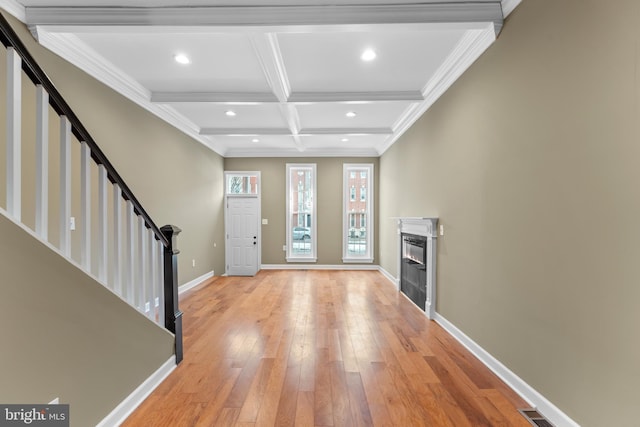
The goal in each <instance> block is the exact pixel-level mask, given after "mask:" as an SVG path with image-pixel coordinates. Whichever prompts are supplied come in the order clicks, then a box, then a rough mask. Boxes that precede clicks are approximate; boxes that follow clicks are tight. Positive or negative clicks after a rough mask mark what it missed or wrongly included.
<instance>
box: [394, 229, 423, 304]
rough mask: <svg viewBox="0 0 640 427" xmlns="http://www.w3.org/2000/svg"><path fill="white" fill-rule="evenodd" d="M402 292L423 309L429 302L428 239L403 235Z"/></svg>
mask: <svg viewBox="0 0 640 427" xmlns="http://www.w3.org/2000/svg"><path fill="white" fill-rule="evenodd" d="M400 291H402V293H404V294H405V295H406V296H407V297H409V299H410V300H411V301H413V302H414V303H415V304H416V305H417V306H418V307H420V308H421V309H423V310H424V309H425V305H426V301H427V238H426V237H424V236H418V235H415V234H409V233H402V263H401V265H400Z"/></svg>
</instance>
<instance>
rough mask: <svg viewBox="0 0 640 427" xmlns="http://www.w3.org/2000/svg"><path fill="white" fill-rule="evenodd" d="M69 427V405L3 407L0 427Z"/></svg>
mask: <svg viewBox="0 0 640 427" xmlns="http://www.w3.org/2000/svg"><path fill="white" fill-rule="evenodd" d="M14 426H38V427H69V405H2V404H0V427H14Z"/></svg>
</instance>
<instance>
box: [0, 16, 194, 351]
mask: <svg viewBox="0 0 640 427" xmlns="http://www.w3.org/2000/svg"><path fill="white" fill-rule="evenodd" d="M0 40H1V41H2V44H3V45H4V46H5V47H6V62H7V64H6V73H7V75H6V82H7V83H6V97H7V118H6V211H4V213H5V215H6V216H8V217H9V218H11V219H12V220H13V221H15V222H17V223H20V224H22V225H23V226H25V227H28V228H29V229H31V230H32V231H33V233H34V234H35V236H36V237H38V238H39V239H40V240H42V241H43V242H45V243H46V244H47V245H49V246H50V247H52V248H54V249H55V250H57V251H58V252H59V253H60V254H62V255H63V256H65V257H66V258H67V259H68V260H69V261H70V262H71V263H73V264H74V265H76V266H77V267H79V268H81V269H83V270H84V271H85V272H86V273H87V274H89V275H91V276H92V277H94V278H95V279H96V280H97V281H99V282H100V283H102V284H103V285H104V286H106V287H107V288H108V289H110V290H111V291H113V292H114V293H115V294H117V295H119V296H120V297H121V298H122V299H123V300H125V301H126V302H127V303H129V304H130V305H131V306H133V307H135V308H136V309H137V310H138V311H140V312H141V313H142V314H144V315H145V316H147V317H148V318H149V319H151V320H152V321H154V322H156V323H157V324H159V325H160V326H162V327H165V328H166V329H168V330H169V331H170V332H172V333H173V334H175V339H176V361H177V363H180V361H181V360H182V313H181V312H180V310H179V308H178V291H177V289H178V283H177V254H178V253H179V251H178V250H177V248H176V237H177V235H178V234H179V233H180V231H181V230H180V229H179V228H178V227H175V226H170V225H167V226H165V227H162V228H161V229H160V228H158V227H157V226H156V225H155V223H154V222H153V220H152V219H151V217H150V216H149V214H148V213H147V212H146V211H145V209H144V208H143V207H142V205H141V204H140V202H139V201H138V199H136V197H135V195H134V194H133V192H132V191H131V189H130V188H129V187H128V186H127V184H126V183H125V182H124V180H123V179H122V177H121V176H120V175H119V174H118V172H117V171H116V169H115V168H114V167H113V165H112V164H111V162H110V161H109V160H108V159H107V157H106V156H105V154H104V153H103V152H102V150H101V149H100V148H99V147H98V144H96V142H95V141H94V139H93V138H92V137H91V135H90V134H89V132H88V131H87V129H86V128H85V127H84V126H83V125H82V123H81V122H80V120H79V119H78V117H77V116H76V115H75V114H74V112H73V110H72V109H71V107H70V106H69V105H68V104H67V102H66V101H65V100H64V98H63V97H62V96H61V95H60V93H59V92H58V90H57V89H56V87H55V86H54V85H53V83H52V82H51V81H50V80H49V78H48V77H47V76H46V74H45V73H44V71H43V70H42V69H41V68H40V66H39V65H38V64H37V62H36V61H35V59H34V58H33V57H32V56H31V54H30V53H29V52H28V51H27V49H26V47H25V46H24V44H23V43H22V41H21V40H20V38H19V37H18V36H17V34H16V33H15V32H14V31H13V29H12V28H11V26H10V24H9V23H8V22H7V20H6V19H5V18H4V16H2V14H0ZM23 73H24V75H26V76H27V78H28V79H29V80H31V82H32V83H33V84H34V85H35V91H36V111H35V113H34V114H35V119H36V141H35V153H36V158H35V174H36V176H35V183H36V184H35V221H34V224H33V226H32V227H29V226H28V225H27V224H25V221H24V220H23V213H22V207H23V200H22V197H23V192H24V190H23V188H22V175H23V165H24V163H23V162H24V160H23V159H22V151H23V147H22V143H23V141H22V135H21V129H22V75H23ZM49 106H51V107H52V109H53V110H54V111H55V112H56V113H57V116H58V117H59V120H60V141H59V143H60V153H59V161H60V163H59V169H60V177H59V178H60V180H59V192H60V201H59V209H60V212H59V231H60V234H59V240H58V245H57V246H56V245H53V244H52V243H50V238H51V236H50V233H49V225H50V218H49V216H50V212H49V205H50V203H49ZM72 136H73V137H75V139H76V140H77V141H78V142H79V143H80V177H79V180H80V192H79V195H78V194H74V191H73V189H74V187H73V186H72V179H73V177H72V167H73V166H74V165H73V164H72V155H71V152H72V145H71V143H72ZM75 166H77V164H76V165H75ZM95 168H97V176H98V180H97V193H98V194H97V200H98V203H97V209H95V206H94V205H95V203H93V199H94V198H95V197H93V196H95V195H93V194H92V190H94V187H95V186H94V185H93V184H95V183H92V176H94V175H95V171H94V170H93V169H95ZM76 193H77V192H76ZM109 194H111V197H109ZM72 196H75V197H78V196H79V199H80V207H81V208H80V215H79V219H80V230H79V231H80V243H79V246H80V247H79V253H80V257H79V258H80V259H79V260H78V259H74V257H73V256H72V252H73V251H72V247H73V249H74V250H75V252H76V253H77V252H78V248H77V247H74V242H77V240H78V239H77V238H76V239H73V238H72V229H73V224H72V203H71V201H72ZM92 208H93V209H92ZM0 210H1V209H0ZM123 214H124V215H123ZM123 217H124V218H123ZM74 218H75V217H74ZM92 221H97V233H96V232H95V229H92ZM76 244H77V243H76ZM109 244H111V245H109ZM109 246H111V249H112V250H111V251H109ZM92 251H96V252H97V253H93V254H92Z"/></svg>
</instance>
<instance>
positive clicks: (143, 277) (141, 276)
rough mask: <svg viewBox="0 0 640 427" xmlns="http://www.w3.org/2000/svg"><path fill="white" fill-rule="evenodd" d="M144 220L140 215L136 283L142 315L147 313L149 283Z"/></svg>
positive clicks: (139, 308)
mask: <svg viewBox="0 0 640 427" xmlns="http://www.w3.org/2000/svg"><path fill="white" fill-rule="evenodd" d="M146 229H147V228H146V227H145V226H144V218H143V217H142V215H138V266H137V267H138V268H137V272H138V282H137V283H136V291H137V292H136V295H137V297H138V298H137V299H138V301H137V307H138V310H140V311H141V312H142V313H146V307H145V302H146V301H147V296H146V292H145V291H146V289H145V283H146V282H147V271H146V270H147V269H146V267H145V265H146V259H147V239H146V237H145V230H146Z"/></svg>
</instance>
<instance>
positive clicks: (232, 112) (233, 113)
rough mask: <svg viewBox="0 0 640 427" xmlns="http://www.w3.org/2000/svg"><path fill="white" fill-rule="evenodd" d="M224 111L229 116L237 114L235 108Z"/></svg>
mask: <svg viewBox="0 0 640 427" xmlns="http://www.w3.org/2000/svg"><path fill="white" fill-rule="evenodd" d="M224 113H225V114H226V115H227V116H229V117H235V115H236V112H235V111H233V110H227V111H225V112H224Z"/></svg>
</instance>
